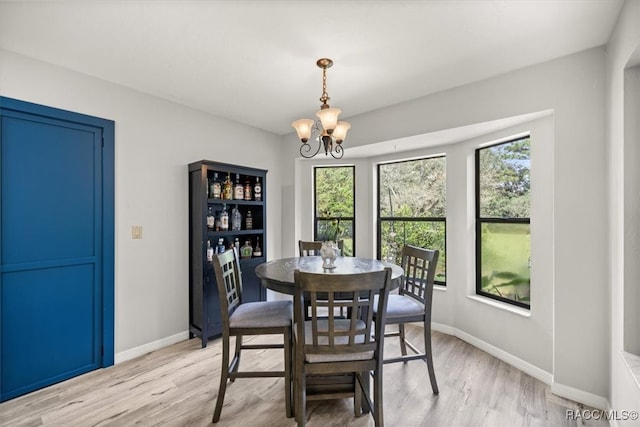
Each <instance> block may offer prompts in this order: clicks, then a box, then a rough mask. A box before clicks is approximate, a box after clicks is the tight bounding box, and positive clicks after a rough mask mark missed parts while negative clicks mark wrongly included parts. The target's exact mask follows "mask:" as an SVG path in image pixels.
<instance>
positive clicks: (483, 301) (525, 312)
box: [467, 295, 531, 317]
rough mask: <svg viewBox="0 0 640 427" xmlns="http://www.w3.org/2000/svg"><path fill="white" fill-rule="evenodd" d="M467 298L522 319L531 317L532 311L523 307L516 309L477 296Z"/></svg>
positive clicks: (509, 305) (512, 306)
mask: <svg viewBox="0 0 640 427" xmlns="http://www.w3.org/2000/svg"><path fill="white" fill-rule="evenodd" d="M467 298H469V299H470V300H473V301H476V302H479V303H481V304H486V305H489V306H491V307H495V308H498V309H500V310H504V311H508V312H510V313H513V314H517V315H519V316H522V317H531V310H527V309H524V308H521V307H516V306H514V305H511V304H507V303H504V302H500V301H495V300H492V299H491V298H484V297H480V296H477V295H467Z"/></svg>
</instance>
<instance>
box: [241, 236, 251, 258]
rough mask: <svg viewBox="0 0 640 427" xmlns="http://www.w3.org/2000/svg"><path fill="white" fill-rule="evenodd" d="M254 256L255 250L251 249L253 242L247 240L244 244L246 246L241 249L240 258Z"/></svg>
mask: <svg viewBox="0 0 640 427" xmlns="http://www.w3.org/2000/svg"><path fill="white" fill-rule="evenodd" d="M252 254H253V248H252V247H251V242H250V241H249V240H247V241H246V242H244V245H243V246H242V247H241V248H240V258H251V255H252Z"/></svg>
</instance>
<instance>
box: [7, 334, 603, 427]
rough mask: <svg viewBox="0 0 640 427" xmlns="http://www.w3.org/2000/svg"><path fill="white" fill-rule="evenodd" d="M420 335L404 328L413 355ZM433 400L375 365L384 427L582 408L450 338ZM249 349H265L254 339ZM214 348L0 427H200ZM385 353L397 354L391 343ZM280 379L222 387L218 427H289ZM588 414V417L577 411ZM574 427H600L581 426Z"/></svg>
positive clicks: (138, 365)
mask: <svg viewBox="0 0 640 427" xmlns="http://www.w3.org/2000/svg"><path fill="white" fill-rule="evenodd" d="M421 334H422V329H421V328H420V327H417V326H415V325H409V326H408V327H407V335H408V337H409V338H410V339H411V341H412V342H414V343H415V344H416V345H417V347H418V348H423V346H422V345H420V342H421V339H420V337H421ZM432 338H433V348H434V364H435V370H436V376H437V379H438V385H439V387H440V394H439V395H434V394H433V393H432V391H431V385H430V382H429V376H428V372H427V368H426V364H424V363H423V362H421V361H413V362H409V363H394V364H388V365H384V408H385V424H386V425H387V426H403V427H414V426H415V427H422V426H425V427H426V426H429V427H440V426H443V427H451V426H454V427H457V426H460V427H467V426H469V427H485V426H486V427H501V426H505V427H512V426H522V427H554V426H558V427H569V426H578V424H577V423H576V421H574V420H567V419H566V418H567V417H566V413H567V412H566V411H567V410H568V409H572V410H578V409H584V408H583V407H582V405H580V404H578V403H576V402H572V401H569V400H566V399H563V398H560V397H558V396H555V395H553V394H552V393H551V392H550V389H549V386H547V385H545V384H544V383H542V382H540V381H538V380H536V379H535V378H533V377H531V376H529V375H527V374H525V373H523V372H522V371H519V370H518V369H516V368H514V367H512V366H510V365H508V364H506V363H504V362H502V361H500V360H498V359H496V358H495V357H492V356H490V355H488V354H487V353H485V352H483V351H481V350H479V349H477V348H475V347H473V346H471V345H469V344H467V343H465V342H463V341H461V340H459V339H457V338H455V337H452V336H449V335H445V334H441V333H438V332H434V333H433V334H432ZM253 339H255V340H260V341H262V340H269V339H270V338H267V337H254V338H253ZM221 350H222V349H221V342H220V340H214V341H211V342H209V345H208V346H207V347H206V348H204V349H203V348H201V347H200V341H199V340H197V339H192V340H188V341H183V342H180V343H177V344H175V345H172V346H170V347H166V348H163V349H160V350H157V351H154V352H152V353H149V354H146V355H144V356H141V357H139V358H137V359H135V360H130V361H127V362H123V363H120V364H118V365H115V366H112V367H109V368H106V369H100V370H97V371H93V372H90V373H88V374H85V375H82V376H79V377H76V378H73V379H70V380H67V381H64V382H62V383H59V384H55V385H53V386H50V387H47V388H45V389H42V390H39V391H36V392H33V393H30V394H28V395H26V396H22V397H18V398H15V399H12V400H10V401H8V402H4V403H2V404H0V425H2V426H3V427H4V426H6V427H39V426H47V427H49V426H51V427H53V426H55V427H61V426H64V427H76V426H77V427H105V426H109V427H111V426H117V427H121V426H166V427H185V426H189V427H191V426H193V427H199V426H209V425H211V417H212V415H213V408H214V406H215V399H216V397H217V393H218V383H219V378H220V376H219V373H220V364H221ZM385 354H386V355H387V356H392V355H396V354H399V345H398V343H397V340H396V339H388V340H387V342H386V343H385ZM282 360H283V356H282V350H268V351H260V352H257V351H254V352H246V353H244V354H243V359H242V362H241V369H245V370H248V369H251V370H256V369H282ZM283 381H284V380H283V379H282V378H255V379H254V378H251V379H244V378H240V379H237V380H236V381H235V382H234V383H231V384H229V385H228V386H227V394H226V397H225V403H224V407H223V409H222V417H221V419H220V422H219V423H218V424H217V425H218V426H220V427H227V426H229V427H230V426H233V427H236V426H244V425H247V426H261V427H262V426H264V427H283V426H284V427H286V426H295V425H296V423H295V421H294V420H293V419H290V418H286V417H285V411H284V382H283ZM586 409H589V408H586ZM305 415H306V417H307V420H308V421H307V425H308V426H309V427H328V426H350V427H370V426H373V425H374V424H373V419H372V418H371V417H370V416H367V415H363V416H362V417H359V418H356V417H354V415H353V403H352V401H351V400H349V399H342V400H334V401H320V402H309V404H308V407H307V411H306V414H305ZM579 425H580V426H591V427H604V426H607V424H606V423H605V422H603V421H595V420H580V424H579Z"/></svg>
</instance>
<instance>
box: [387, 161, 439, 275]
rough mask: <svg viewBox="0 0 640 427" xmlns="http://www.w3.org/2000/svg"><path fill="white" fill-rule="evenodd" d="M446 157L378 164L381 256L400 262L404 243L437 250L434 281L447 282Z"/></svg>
mask: <svg viewBox="0 0 640 427" xmlns="http://www.w3.org/2000/svg"><path fill="white" fill-rule="evenodd" d="M445 167H446V162H445V157H444V156H439V157H430V158H425V159H417V160H407V161H401V162H394V163H384V164H380V165H378V258H379V259H383V260H387V261H390V262H394V263H397V264H399V263H400V255H401V251H402V246H403V245H405V244H410V245H414V246H418V247H422V248H428V249H437V250H439V251H440V259H439V261H438V266H437V268H436V278H435V282H436V283H437V284H440V285H444V284H445V283H446V250H445V245H446V171H445Z"/></svg>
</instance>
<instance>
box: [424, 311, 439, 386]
mask: <svg viewBox="0 0 640 427" xmlns="http://www.w3.org/2000/svg"><path fill="white" fill-rule="evenodd" d="M430 326H431V325H428V324H426V322H425V325H424V328H423V329H424V354H425V360H426V362H427V368H428V369H429V380H431V390H433V394H438V393H440V390H438V383H437V381H436V372H435V370H434V368H433V356H432V355H431V327H430Z"/></svg>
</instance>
